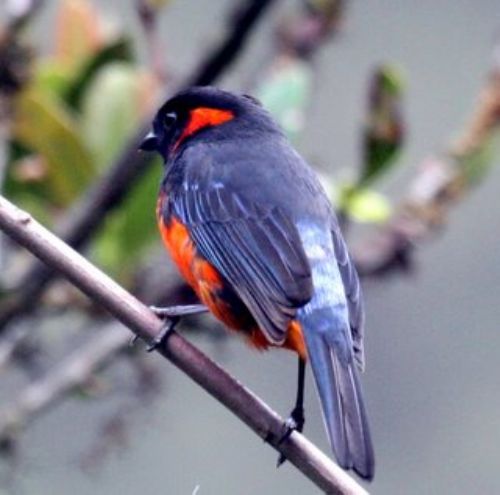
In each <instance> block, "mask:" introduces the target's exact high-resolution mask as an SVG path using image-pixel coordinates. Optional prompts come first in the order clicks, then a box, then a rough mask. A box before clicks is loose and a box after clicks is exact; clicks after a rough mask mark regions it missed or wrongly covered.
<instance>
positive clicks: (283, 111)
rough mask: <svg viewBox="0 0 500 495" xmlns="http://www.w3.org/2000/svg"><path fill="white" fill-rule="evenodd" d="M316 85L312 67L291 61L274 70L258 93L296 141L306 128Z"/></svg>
mask: <svg viewBox="0 0 500 495" xmlns="http://www.w3.org/2000/svg"><path fill="white" fill-rule="evenodd" d="M312 85H313V73H312V69H311V67H310V65H309V64H307V63H305V62H304V61H302V60H299V59H287V60H286V61H284V62H283V64H282V65H279V66H276V67H274V68H273V70H272V72H271V73H270V74H269V75H268V77H267V78H265V79H264V81H263V83H262V84H261V85H260V87H258V88H257V90H256V93H255V95H256V97H257V98H258V99H259V100H260V101H261V102H262V104H263V105H264V107H265V108H267V109H268V110H269V111H270V112H271V113H272V114H273V116H274V118H275V119H276V120H277V121H278V123H279V124H280V125H281V127H283V129H284V130H285V132H286V133H287V135H288V137H289V138H290V139H292V140H295V139H297V138H298V137H299V134H300V132H301V131H302V129H303V127H304V113H305V109H306V106H307V104H308V103H309V100H310V97H311V94H312Z"/></svg>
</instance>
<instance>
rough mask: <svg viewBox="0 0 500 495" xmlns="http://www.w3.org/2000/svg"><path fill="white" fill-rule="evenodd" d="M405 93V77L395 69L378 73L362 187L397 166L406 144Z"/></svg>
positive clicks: (373, 87)
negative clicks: (403, 117) (402, 103)
mask: <svg viewBox="0 0 500 495" xmlns="http://www.w3.org/2000/svg"><path fill="white" fill-rule="evenodd" d="M403 90H404V83H403V80H402V77H401V75H400V73H399V71H398V70H397V69H396V68H395V67H393V66H390V65H383V66H381V67H379V68H378V69H376V71H375V72H374V74H373V76H372V80H371V82H370V88H369V98H368V115H367V122H366V125H365V129H364V136H363V163H362V170H361V174H360V178H359V181H358V184H359V185H360V186H366V185H368V184H370V183H372V182H373V181H374V180H376V179H378V178H379V177H380V176H381V175H382V173H387V171H388V170H390V168H391V167H392V166H393V165H394V164H395V163H396V162H397V158H398V156H399V152H400V150H401V146H402V144H403V140H404V123H403V119H402V116H401V98H402V94H403Z"/></svg>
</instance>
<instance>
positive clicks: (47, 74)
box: [32, 59, 72, 97]
mask: <svg viewBox="0 0 500 495" xmlns="http://www.w3.org/2000/svg"><path fill="white" fill-rule="evenodd" d="M71 74H72V73H71V71H69V70H68V69H67V68H65V67H64V66H63V65H61V64H60V63H58V62H57V61H56V60H54V59H52V60H49V59H42V60H41V61H40V62H38V64H37V67H36V70H35V73H34V81H33V84H32V85H33V86H34V87H36V88H37V89H39V90H41V91H45V92H47V93H51V94H52V95H54V96H56V97H60V96H61V95H63V94H64V93H65V92H66V91H68V89H69V87H70V84H71Z"/></svg>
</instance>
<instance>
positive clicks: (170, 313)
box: [130, 304, 208, 352]
mask: <svg viewBox="0 0 500 495" xmlns="http://www.w3.org/2000/svg"><path fill="white" fill-rule="evenodd" d="M149 309H150V310H151V311H152V312H153V313H154V314H155V315H156V316H158V317H160V318H162V319H165V320H166V322H165V325H164V326H163V327H162V329H161V330H160V332H159V333H158V335H157V336H156V337H155V338H154V339H153V341H152V342H151V344H150V345H149V346H148V348H147V351H148V352H152V351H154V350H156V349H158V348H159V347H161V346H162V345H163V344H164V342H165V340H166V339H167V337H168V335H169V334H170V333H171V332H172V331H173V330H174V328H175V325H177V323H178V322H179V320H180V319H181V317H183V316H188V315H195V314H200V313H206V312H207V311H208V308H207V307H206V306H204V305H203V304H186V305H184V306H167V307H159V306H149ZM137 339H138V337H137V336H134V337H132V339H131V341H130V345H134V344H135V342H136V341H137Z"/></svg>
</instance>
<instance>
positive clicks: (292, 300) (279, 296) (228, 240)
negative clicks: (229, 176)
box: [170, 184, 313, 344]
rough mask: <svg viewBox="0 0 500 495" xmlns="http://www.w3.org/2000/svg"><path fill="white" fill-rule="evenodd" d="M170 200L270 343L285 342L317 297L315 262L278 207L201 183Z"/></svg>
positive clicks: (204, 253) (202, 250)
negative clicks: (299, 314) (290, 325)
mask: <svg viewBox="0 0 500 495" xmlns="http://www.w3.org/2000/svg"><path fill="white" fill-rule="evenodd" d="M186 189H187V188H184V189H183V190H182V191H180V192H178V193H177V194H174V195H173V196H172V197H171V198H170V202H171V208H172V211H173V213H174V214H175V215H176V216H177V217H178V218H179V219H180V220H181V222H182V223H183V224H184V225H186V226H188V228H189V232H190V234H191V237H192V239H193V241H194V243H195V246H196V248H197V249H198V251H199V252H200V253H201V255H202V256H203V257H204V258H206V259H207V260H208V261H209V262H210V263H211V264H212V265H213V266H214V267H215V268H216V269H217V270H218V272H219V273H220V274H221V275H222V276H223V277H224V278H225V279H226V280H227V281H228V282H229V284H230V285H231V287H232V288H233V289H234V290H235V292H236V293H237V294H238V296H239V297H240V298H241V300H242V301H243V303H244V304H245V305H246V306H247V308H248V309H249V311H250V312H251V314H252V315H253V317H254V318H255V320H256V321H257V323H258V325H259V327H260V329H261V330H262V331H263V332H264V334H265V335H266V337H267V339H268V340H269V342H271V343H274V344H282V343H283V341H284V340H285V338H286V330H287V327H288V323H289V322H290V320H291V319H292V318H293V317H294V316H295V313H296V309H297V308H298V307H301V306H303V305H304V304H306V303H307V302H308V301H309V300H310V298H311V297H312V292H313V287H312V278H311V270H310V266H309V262H308V260H307V257H306V255H305V252H304V250H303V247H302V243H301V240H300V237H299V234H298V232H297V229H296V227H295V225H294V223H293V222H292V221H291V219H289V218H287V216H286V215H284V214H283V213H282V212H281V211H280V210H279V209H277V208H270V207H268V208H264V207H262V206H258V205H255V204H251V203H250V202H248V201H246V200H245V198H243V197H242V195H237V194H235V193H232V192H228V191H227V190H226V189H225V188H224V187H223V186H222V185H221V184H217V186H216V187H215V186H211V187H209V186H205V187H200V185H199V184H198V185H196V186H193V185H191V187H190V188H188V189H187V190H186Z"/></svg>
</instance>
